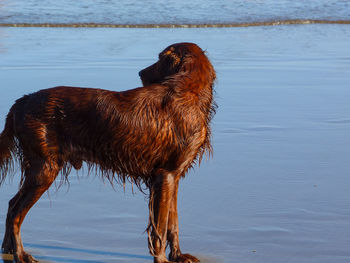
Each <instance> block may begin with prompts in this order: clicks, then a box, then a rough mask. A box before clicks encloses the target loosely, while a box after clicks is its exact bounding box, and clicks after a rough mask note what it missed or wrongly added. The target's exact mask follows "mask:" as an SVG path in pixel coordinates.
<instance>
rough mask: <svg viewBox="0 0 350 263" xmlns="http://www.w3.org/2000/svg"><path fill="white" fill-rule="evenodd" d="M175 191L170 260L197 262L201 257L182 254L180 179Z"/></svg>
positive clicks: (172, 207)
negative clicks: (179, 204) (178, 200)
mask: <svg viewBox="0 0 350 263" xmlns="http://www.w3.org/2000/svg"><path fill="white" fill-rule="evenodd" d="M175 182H176V183H175V191H174V195H173V198H172V199H171V203H170V210H169V219H168V241H169V246H170V254H169V260H171V261H174V262H178V263H196V262H199V259H198V258H196V257H194V256H192V255H190V254H182V252H181V250H180V242H179V219H178V214H177V193H178V189H179V180H176V181H175Z"/></svg>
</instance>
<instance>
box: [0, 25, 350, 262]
mask: <svg viewBox="0 0 350 263" xmlns="http://www.w3.org/2000/svg"><path fill="white" fill-rule="evenodd" d="M179 41H191V42H196V43H198V44H199V45H200V46H201V47H202V48H203V49H206V50H207V52H208V54H209V57H210V58H211V60H212V62H213V64H214V67H215V68H216V70H217V76H218V81H217V85H216V90H217V94H216V100H217V103H218V104H219V109H218V112H217V115H216V116H215V118H214V122H213V137H214V138H213V146H214V157H213V158H212V159H211V160H210V161H208V162H206V161H204V162H203V163H202V165H201V166H200V167H196V168H195V169H194V170H193V171H191V172H190V173H189V174H188V176H187V177H186V178H185V179H184V180H183V181H182V182H181V186H180V187H181V189H180V196H179V210H180V211H179V214H180V239H181V242H182V247H183V250H184V251H185V252H191V253H193V254H194V255H196V256H198V257H199V258H200V259H201V262H225V263H226V262H227V263H235V262H237V263H245V262H247V263H258V262H259V263H261V262H269V263H280V262H292V263H294V262H298V263H313V262H315V263H316V262H317V263H330V262H332V263H343V262H344V263H345V262H350V252H349V245H350V239H349V236H350V196H349V190H348V189H349V184H350V174H349V173H350V163H349V160H348V159H349V155H350V137H349V134H350V104H349V99H350V89H349V83H350V50H349V48H348V45H349V43H350V27H349V26H346V25H344V26H341V25H308V26H281V27H259V28H229V29H69V28H58V29H45V28H1V29H0V83H1V84H0V92H1V93H0V94H1V96H0V126H1V128H2V127H3V124H4V118H5V115H6V113H7V111H8V109H9V107H10V106H11V105H12V103H13V102H14V100H15V99H16V98H18V97H19V96H21V95H23V94H26V93H30V92H33V91H36V90H38V89H42V88H47V87H52V86H56V85H74V86H86V87H97V88H104V89H111V90H122V89H129V88H134V87H137V86H139V85H141V83H140V81H139V79H138V77H137V76H138V75H137V72H138V71H139V70H140V69H141V68H143V67H145V66H147V65H149V64H151V63H153V62H154V61H155V60H156V58H157V54H158V52H159V51H160V50H162V49H163V48H164V47H166V46H167V45H169V44H171V43H173V42H179ZM79 175H80V176H76V173H75V172H72V174H71V175H70V187H69V189H68V187H67V186H63V187H62V188H61V189H59V190H58V191H56V190H55V187H52V188H51V189H50V192H49V195H44V196H43V198H42V199H41V200H40V201H39V202H38V204H37V205H36V206H35V207H34V208H33V209H32V210H31V212H30V213H29V215H28V216H27V218H26V220H25V222H24V224H23V227H22V236H23V240H24V243H25V247H26V248H27V250H28V251H30V252H31V253H33V254H34V256H36V257H37V258H39V259H42V260H43V261H47V262H74V263H75V262H152V258H151V257H150V256H149V255H148V249H147V242H146V234H145V233H144V230H145V227H146V224H147V200H146V198H145V196H144V195H142V194H141V193H139V192H138V191H136V190H135V194H134V195H133V194H132V189H131V186H130V185H127V186H126V189H125V191H124V190H123V188H122V187H120V186H116V187H115V188H116V190H113V188H112V187H111V186H110V185H109V184H108V183H105V184H104V183H102V182H101V181H100V180H99V179H98V178H94V177H89V178H86V177H84V172H81V171H80V172H79ZM17 183H18V176H15V178H14V180H13V182H12V184H10V181H6V184H5V185H3V186H2V187H1V188H0V191H1V192H0V193H1V194H0V211H1V213H0V237H1V236H3V234H4V222H5V215H6V210H7V202H8V200H9V199H10V198H11V196H13V195H14V193H15V192H16V189H17Z"/></svg>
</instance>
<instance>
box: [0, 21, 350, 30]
mask: <svg viewBox="0 0 350 263" xmlns="http://www.w3.org/2000/svg"><path fill="white" fill-rule="evenodd" d="M309 24H340V25H350V20H324V19H287V20H272V21H258V22H246V23H217V24H104V23H0V27H71V28H76V27H77V28H229V27H257V26H279V25H309Z"/></svg>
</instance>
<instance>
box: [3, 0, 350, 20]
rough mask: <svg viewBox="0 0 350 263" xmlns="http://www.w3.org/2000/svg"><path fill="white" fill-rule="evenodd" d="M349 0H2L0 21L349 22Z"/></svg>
mask: <svg viewBox="0 0 350 263" xmlns="http://www.w3.org/2000/svg"><path fill="white" fill-rule="evenodd" d="M349 16H350V2H349V1H347V0H308V1H300V0H297V1H296V0H279V1H275V0H212V1H203V0H192V1H186V0H170V1H164V0H143V1H140V0H120V1H113V0H82V1H72V0H60V1H54V0H42V1H37V0H2V1H1V2H0V23H53V24H54V23H107V24H193V23H194V24H215V23H244V22H260V21H270V20H277V21H278V20H286V19H320V20H349V19H350V17H349Z"/></svg>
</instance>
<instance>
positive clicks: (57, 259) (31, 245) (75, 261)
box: [24, 243, 153, 263]
mask: <svg viewBox="0 0 350 263" xmlns="http://www.w3.org/2000/svg"><path fill="white" fill-rule="evenodd" d="M24 246H25V247H28V248H40V249H51V250H60V251H69V252H79V253H85V254H93V255H102V256H112V257H116V258H135V259H146V260H152V259H153V257H151V256H145V255H136V254H129V253H122V252H111V251H102V250H93V249H84V248H72V247H62V246H49V245H39V244H34V243H24ZM33 256H34V257H35V258H37V259H40V260H48V261H55V262H73V263H79V262H94V263H95V262H96V263H100V262H103V261H95V260H79V259H72V258H66V257H52V256H35V255H33Z"/></svg>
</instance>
